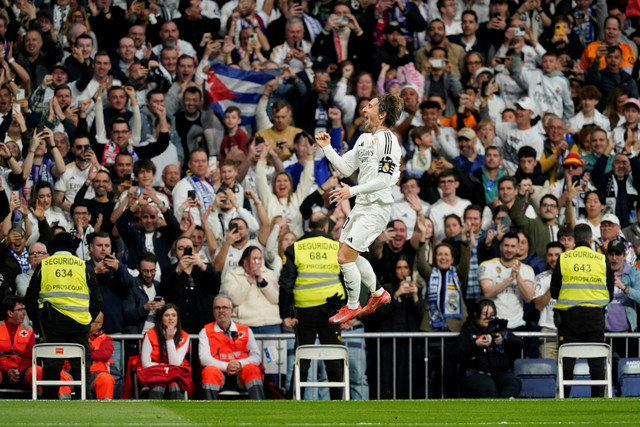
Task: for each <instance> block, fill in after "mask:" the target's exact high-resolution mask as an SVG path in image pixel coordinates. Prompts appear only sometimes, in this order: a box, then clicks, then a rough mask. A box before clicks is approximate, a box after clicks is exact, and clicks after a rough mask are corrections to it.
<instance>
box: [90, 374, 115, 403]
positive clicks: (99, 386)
mask: <svg viewBox="0 0 640 427" xmlns="http://www.w3.org/2000/svg"><path fill="white" fill-rule="evenodd" d="M92 375H93V376H94V378H93V389H94V390H95V392H96V399H113V386H114V384H115V383H116V381H115V380H114V379H113V376H111V374H108V373H106V372H94V373H92Z"/></svg>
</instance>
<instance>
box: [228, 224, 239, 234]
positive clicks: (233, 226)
mask: <svg viewBox="0 0 640 427" xmlns="http://www.w3.org/2000/svg"><path fill="white" fill-rule="evenodd" d="M237 232H238V223H237V222H232V223H231V225H229V233H237Z"/></svg>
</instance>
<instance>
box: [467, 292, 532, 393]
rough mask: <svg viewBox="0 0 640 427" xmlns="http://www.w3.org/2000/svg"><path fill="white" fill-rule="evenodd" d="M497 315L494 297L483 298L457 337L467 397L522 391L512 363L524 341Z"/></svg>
mask: <svg viewBox="0 0 640 427" xmlns="http://www.w3.org/2000/svg"><path fill="white" fill-rule="evenodd" d="M496 315H497V313H496V307H495V304H494V303H493V301H491V300H489V299H481V300H479V301H478V302H477V303H476V306H475V310H474V312H473V314H472V315H470V316H469V318H468V319H467V322H466V323H465V325H464V327H463V329H462V332H460V335H459V336H458V338H457V341H456V351H457V358H458V364H459V365H460V377H461V378H460V380H461V381H460V383H461V385H462V395H463V397H468V398H482V399H487V398H488V399H497V398H511V397H517V396H518V394H520V389H521V388H522V383H521V382H520V379H519V378H518V377H517V376H515V375H514V373H513V372H512V370H511V367H512V360H513V359H514V358H515V357H518V355H519V353H520V350H521V349H522V347H523V345H524V344H523V342H522V340H521V339H520V338H517V337H515V336H513V335H512V334H511V333H510V332H509V331H507V325H506V323H507V321H506V320H505V319H499V318H497V317H496Z"/></svg>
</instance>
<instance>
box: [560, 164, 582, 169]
mask: <svg viewBox="0 0 640 427" xmlns="http://www.w3.org/2000/svg"><path fill="white" fill-rule="evenodd" d="M562 167H563V168H565V169H578V168H581V167H582V165H563V166H562Z"/></svg>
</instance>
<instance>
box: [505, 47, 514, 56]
mask: <svg viewBox="0 0 640 427" xmlns="http://www.w3.org/2000/svg"><path fill="white" fill-rule="evenodd" d="M514 53H516V50H515V49H514V48H512V47H510V48H509V49H507V56H512V55H513V54H514Z"/></svg>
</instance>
